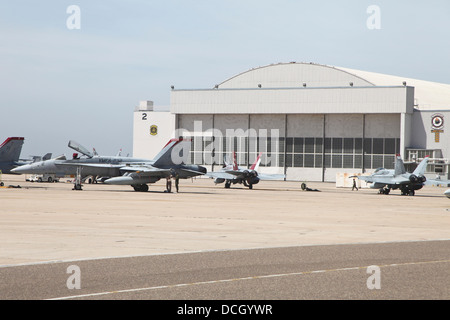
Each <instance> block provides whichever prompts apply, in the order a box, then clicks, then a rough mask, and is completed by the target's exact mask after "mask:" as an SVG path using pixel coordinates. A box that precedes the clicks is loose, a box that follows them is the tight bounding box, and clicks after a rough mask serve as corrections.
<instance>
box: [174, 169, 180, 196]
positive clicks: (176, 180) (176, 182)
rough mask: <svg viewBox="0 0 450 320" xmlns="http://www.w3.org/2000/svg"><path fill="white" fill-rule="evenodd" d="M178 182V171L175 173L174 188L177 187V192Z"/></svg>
mask: <svg viewBox="0 0 450 320" xmlns="http://www.w3.org/2000/svg"><path fill="white" fill-rule="evenodd" d="M179 182H180V176H179V175H178V172H177V173H175V189H177V193H178V184H179Z"/></svg>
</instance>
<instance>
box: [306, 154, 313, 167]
mask: <svg viewBox="0 0 450 320" xmlns="http://www.w3.org/2000/svg"><path fill="white" fill-rule="evenodd" d="M305 167H306V168H314V155H313V154H305Z"/></svg>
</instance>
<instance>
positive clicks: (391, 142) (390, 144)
mask: <svg viewBox="0 0 450 320" xmlns="http://www.w3.org/2000/svg"><path fill="white" fill-rule="evenodd" d="M384 154H395V139H385V140H384Z"/></svg>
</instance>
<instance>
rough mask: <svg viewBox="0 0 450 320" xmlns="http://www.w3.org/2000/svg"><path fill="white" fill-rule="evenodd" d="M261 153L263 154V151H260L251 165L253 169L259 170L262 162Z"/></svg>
mask: <svg viewBox="0 0 450 320" xmlns="http://www.w3.org/2000/svg"><path fill="white" fill-rule="evenodd" d="M261 155H262V152H260V153H259V155H258V157H257V158H256V160H255V162H253V164H252V166H251V167H250V169H251V170H255V171H258V168H259V164H260V163H261Z"/></svg>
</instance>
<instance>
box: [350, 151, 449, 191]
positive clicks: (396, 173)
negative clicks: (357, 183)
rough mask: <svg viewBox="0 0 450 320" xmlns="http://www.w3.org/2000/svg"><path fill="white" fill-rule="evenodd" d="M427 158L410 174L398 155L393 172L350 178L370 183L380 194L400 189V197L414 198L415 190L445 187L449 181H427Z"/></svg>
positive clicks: (379, 170) (379, 169) (379, 172)
mask: <svg viewBox="0 0 450 320" xmlns="http://www.w3.org/2000/svg"><path fill="white" fill-rule="evenodd" d="M428 159H429V157H428V156H426V157H425V158H424V159H423V160H422V161H421V162H420V163H419V164H418V166H417V167H416V169H415V170H414V171H413V172H412V173H409V172H406V170H405V166H404V164H403V161H402V159H401V157H400V156H399V155H397V156H396V160H395V167H394V170H387V169H384V168H378V169H377V170H375V172H374V173H373V174H372V175H369V176H352V177H357V178H358V179H360V180H363V181H366V182H367V183H371V184H372V185H371V186H370V187H371V188H373V189H379V193H381V194H389V192H390V191H391V190H396V189H400V191H401V194H402V195H410V196H414V195H415V191H416V190H420V189H422V187H423V186H424V185H427V184H429V185H439V184H442V185H447V184H449V183H450V181H446V180H439V179H433V180H427V178H426V177H425V175H424V173H425V169H426V167H427V164H428Z"/></svg>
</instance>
